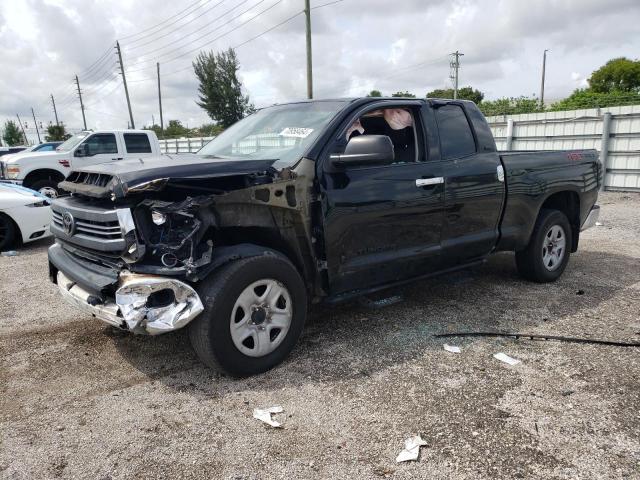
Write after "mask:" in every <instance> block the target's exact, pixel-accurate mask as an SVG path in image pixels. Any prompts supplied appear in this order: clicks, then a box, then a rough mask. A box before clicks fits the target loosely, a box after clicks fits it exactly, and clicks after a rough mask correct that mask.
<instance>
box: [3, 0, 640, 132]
mask: <svg viewBox="0 0 640 480" xmlns="http://www.w3.org/2000/svg"><path fill="white" fill-rule="evenodd" d="M276 2H277V0H247V1H245V2H241V1H240V0H235V1H231V0H225V1H223V2H221V3H220V0H209V1H208V2H201V3H200V4H194V6H193V7H191V10H189V9H187V7H188V6H189V5H190V3H189V2H188V1H187V0H184V1H183V2H181V3H180V4H179V5H177V4H176V2H158V1H156V0H136V1H131V0H112V1H109V2H87V1H85V0H55V1H54V0H25V1H21V2H14V1H11V2H8V1H7V2H2V3H1V4H0V44H2V45H3V47H4V48H3V56H2V59H1V60H0V66H1V67H2V68H1V71H2V75H0V120H3V119H4V118H15V114H16V113H19V114H21V115H22V116H24V117H25V118H26V117H28V115H30V108H31V107H32V106H33V107H34V109H35V110H36V114H37V117H38V119H39V120H41V121H42V122H43V123H45V124H46V123H47V122H49V121H52V120H53V112H52V110H51V107H50V99H49V95H50V94H51V93H53V94H54V95H55V97H56V101H57V103H58V109H59V116H60V118H61V119H63V120H64V121H65V123H66V124H67V125H68V126H70V127H72V128H78V127H81V126H82V118H81V115H80V109H79V106H78V101H77V98H76V94H75V91H74V85H73V82H72V78H73V76H74V75H75V74H78V75H79V77H80V82H81V85H82V89H83V95H84V99H85V102H86V104H87V111H86V113H87V122H88V124H89V127H93V128H96V127H102V128H108V127H124V126H126V124H127V120H128V112H127V108H126V102H125V98H124V92H123V89H122V86H121V85H120V83H121V80H120V77H119V75H118V74H117V68H116V58H115V55H114V53H113V52H112V46H113V42H114V41H115V39H116V38H120V39H121V45H122V47H123V54H124V62H125V67H126V69H127V72H128V73H127V76H128V79H129V81H130V93H131V99H132V108H133V112H134V117H135V121H136V126H141V125H143V124H148V123H150V122H151V118H152V116H155V119H156V122H158V102H157V90H156V88H157V86H156V77H155V74H156V71H155V62H156V61H159V62H160V64H161V72H162V94H163V107H164V118H165V122H166V121H168V120H169V119H180V120H182V121H183V122H184V123H188V124H189V125H190V126H195V125H198V124H200V123H203V122H205V121H207V117H206V115H205V114H204V112H203V111H202V110H201V109H200V108H199V107H198V106H197V105H196V103H195V100H196V97H197V83H196V80H195V78H194V75H193V72H192V70H191V69H190V68H189V66H190V63H191V61H192V60H193V58H194V57H195V55H196V54H197V51H198V48H197V47H200V46H202V47H203V48H204V49H213V50H220V49H224V48H227V47H229V46H234V45H238V44H241V43H243V42H245V41H247V40H249V39H251V38H252V37H254V36H257V35H259V34H260V33H262V32H264V31H265V30H267V29H269V28H271V27H273V26H274V25H276V24H277V23H279V22H281V21H282V20H284V19H286V18H287V17H289V16H291V15H293V14H294V13H296V12H298V11H300V10H301V8H302V6H301V1H300V0H283V1H282V2H280V3H278V4H276ZM192 3H193V2H192ZM321 3H325V1H323V0H312V6H313V5H319V4H321ZM217 4H219V5H217ZM274 4H276V5H275V6H273V8H270V9H269V10H268V11H267V12H266V13H264V14H262V15H260V16H258V17H256V18H255V19H254V20H250V21H249V22H248V23H246V25H243V26H240V22H244V21H247V20H249V19H250V18H252V17H253V16H254V15H255V14H256V13H257V12H260V11H261V10H264V9H265V8H268V7H270V6H271V5H274ZM214 5H217V6H215V8H214ZM234 6H235V7H237V8H236V9H233V7H234ZM185 9H187V10H186V12H185V13H184V14H181V15H182V16H183V18H180V17H179V16H178V17H176V16H175V15H176V14H177V13H178V12H180V11H182V10H185ZM247 9H250V10H249V11H248V12H247V13H245V14H243V15H242V16H241V17H240V18H237V19H236V20H230V19H231V18H232V17H234V16H236V15H238V14H239V12H242V11H243V10H247ZM226 11H229V13H228V14H227V15H226V16H224V17H223V18H218V17H219V16H220V15H221V14H222V13H224V12H226ZM189 12H192V13H191V14H189ZM312 12H313V17H312V28H313V70H314V86H315V91H316V93H317V96H321V97H336V96H357V95H364V94H366V93H367V92H368V91H369V90H371V89H373V88H376V89H379V90H381V91H382V92H383V93H386V94H390V93H393V92H395V91H398V90H409V91H412V92H414V93H415V94H416V95H419V96H424V94H425V93H426V92H427V91H429V90H431V89H433V88H437V87H443V86H447V85H448V84H449V80H448V76H449V58H448V57H447V55H448V54H449V53H451V52H452V51H455V50H460V51H461V52H463V53H464V54H465V55H464V57H462V60H461V69H460V84H461V85H463V86H464V85H473V86H474V87H475V88H479V89H480V90H482V91H484V92H485V93H486V94H487V97H488V98H495V97H499V96H518V95H531V94H532V93H534V92H537V91H538V89H539V83H540V68H541V60H542V51H543V50H544V49H550V52H549V54H548V58H547V82H546V96H547V97H548V98H561V97H562V96H565V95H567V94H568V93H570V92H571V91H572V90H573V89H574V88H576V87H578V86H583V85H584V84H585V82H586V78H588V76H589V75H590V72H592V71H593V70H595V69H596V68H598V67H599V66H600V65H602V64H603V63H605V62H606V61H607V60H608V59H610V58H612V57H617V56H628V57H634V56H635V55H637V52H638V51H640V37H638V35H637V34H636V31H637V25H638V23H639V22H640V2H638V1H637V0H610V1H608V2H603V1H600V0H538V1H537V2H515V1H509V0H499V1H496V0H453V1H447V0H435V1H430V2H425V1H424V0H402V1H398V2H389V1H388V0H368V1H358V0H344V1H343V2H341V3H337V4H335V5H331V6H328V7H326V8H320V9H315V10H313V11H312ZM167 19H170V20H168V21H167ZM161 22H163V23H162V25H160V26H159V27H156V28H154V25H157V24H159V23H161ZM172 22H174V23H172ZM236 27H237V29H236ZM232 29H235V30H234V31H231V30H232ZM174 30H175V31H174ZM196 30H197V31H196ZM214 30H215V31H214ZM140 31H144V32H143V33H141V34H138V35H137V36H135V35H134V36H131V35H133V34H136V32H140ZM226 32H228V33H226ZM205 34H208V35H206V36H204V37H203V38H200V39H198V40H196V39H197V38H198V37H200V36H202V35H205ZM223 34H224V36H222V37H220V38H218V39H217V40H216V37H218V36H220V35H223ZM160 37H162V38H160ZM145 43H148V45H144V44H145ZM156 49H157V50H158V51H157V52H153V53H151V54H149V52H150V51H152V50H156ZM192 49H195V51H193V52H189V51H188V50H192ZM103 54H104V57H103V59H102V60H100V61H99V62H98V64H97V65H96V66H94V67H92V68H91V69H89V71H88V72H87V69H88V67H89V66H90V65H92V64H93V63H94V62H95V61H96V60H98V59H99V58H100V57H101V56H102V55H103ZM238 55H239V58H240V61H241V75H242V79H243V81H244V84H245V87H246V89H247V91H248V93H249V94H250V95H251V96H252V97H253V99H254V102H255V103H256V104H257V105H266V104H270V103H273V102H282V101H286V100H290V99H297V98H303V97H304V96H305V94H306V80H305V34H304V17H303V16H302V15H299V16H298V17H296V18H295V19H293V20H292V21H290V22H288V23H286V24H285V25H282V26H281V27H279V28H277V29H275V30H273V31H271V32H269V33H267V34H265V35H263V36H260V37H259V38H257V39H256V40H254V41H251V42H249V43H247V44H246V45H243V46H241V47H239V48H238ZM576 72H581V73H579V74H578V75H580V76H579V77H576V76H575V75H573V74H575V73H576ZM29 123H30V124H32V123H33V121H30V122H29Z"/></svg>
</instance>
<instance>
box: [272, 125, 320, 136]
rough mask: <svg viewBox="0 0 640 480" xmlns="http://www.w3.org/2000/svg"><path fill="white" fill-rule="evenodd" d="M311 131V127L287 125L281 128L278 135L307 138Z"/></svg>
mask: <svg viewBox="0 0 640 480" xmlns="http://www.w3.org/2000/svg"><path fill="white" fill-rule="evenodd" d="M311 132H313V128H304V127H287V128H285V129H284V130H282V131H281V132H280V133H279V134H278V135H280V136H281V137H296V138H307V137H308V136H309V135H311Z"/></svg>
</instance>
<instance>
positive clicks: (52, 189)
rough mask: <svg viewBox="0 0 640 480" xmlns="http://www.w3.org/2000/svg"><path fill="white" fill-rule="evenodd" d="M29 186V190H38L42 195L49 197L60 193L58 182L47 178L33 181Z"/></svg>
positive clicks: (55, 196) (56, 196)
mask: <svg viewBox="0 0 640 480" xmlns="http://www.w3.org/2000/svg"><path fill="white" fill-rule="evenodd" d="M29 188H31V190H35V191H36V192H40V193H41V194H42V195H44V196H46V197H49V198H58V196H59V195H60V189H59V188H58V182H55V181H53V180H51V179H49V178H46V179H44V180H38V181H36V182H33V185H31V186H30V187H29Z"/></svg>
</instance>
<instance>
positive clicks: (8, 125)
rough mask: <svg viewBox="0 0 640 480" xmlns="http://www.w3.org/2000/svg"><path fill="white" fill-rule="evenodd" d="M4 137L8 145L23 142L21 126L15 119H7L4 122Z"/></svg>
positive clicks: (11, 145)
mask: <svg viewBox="0 0 640 480" xmlns="http://www.w3.org/2000/svg"><path fill="white" fill-rule="evenodd" d="M2 139H3V140H4V141H5V143H6V144H7V145H9V146H10V147H13V146H14V145H20V144H21V143H22V132H21V131H20V126H19V125H18V124H17V123H16V122H14V121H13V120H7V121H6V122H5V124H4V129H3V132H2Z"/></svg>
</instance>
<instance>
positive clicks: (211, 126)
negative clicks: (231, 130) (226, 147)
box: [193, 123, 224, 137]
mask: <svg viewBox="0 0 640 480" xmlns="http://www.w3.org/2000/svg"><path fill="white" fill-rule="evenodd" d="M222 132H224V128H223V127H222V125H218V124H216V123H204V124H202V125H201V126H200V127H198V128H195V129H194V132H193V133H195V134H196V135H199V136H201V137H215V136H217V135H220V134H221V133H222Z"/></svg>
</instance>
